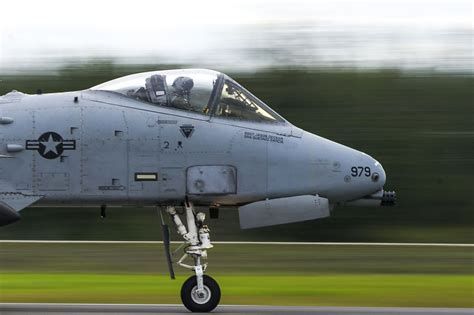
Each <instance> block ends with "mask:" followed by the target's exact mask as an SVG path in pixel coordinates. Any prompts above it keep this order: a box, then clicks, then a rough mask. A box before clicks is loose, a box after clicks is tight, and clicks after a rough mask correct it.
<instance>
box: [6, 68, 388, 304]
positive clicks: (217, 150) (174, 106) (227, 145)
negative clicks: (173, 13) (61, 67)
mask: <svg viewBox="0 0 474 315" xmlns="http://www.w3.org/2000/svg"><path fill="white" fill-rule="evenodd" d="M0 137H1V141H2V146H1V152H0V169H1V172H0V174H1V177H0V224H1V225H4V224H8V223H11V222H13V221H16V220H18V219H19V217H20V216H19V214H18V212H19V211H20V210H22V209H24V208H26V207H57V206H68V207H69V206H71V207H98V209H99V208H100V209H101V210H102V214H103V215H104V214H105V209H106V207H110V206H112V207H113V206H129V207H136V206H152V207H157V208H158V209H159V213H160V214H168V215H169V216H170V217H171V221H172V222H173V224H174V226H175V228H176V230H177V232H178V234H179V235H180V236H182V238H183V239H184V243H185V246H184V255H183V257H182V258H181V259H179V261H177V262H176V263H177V264H178V265H180V266H183V267H186V268H189V269H191V270H192V271H194V273H195V275H193V276H192V277H190V278H189V279H188V280H187V281H186V282H185V283H184V285H183V287H182V289H181V298H182V301H183V303H184V305H185V306H186V307H187V308H188V309H189V310H191V311H211V310H213V309H214V308H215V307H216V306H217V305H218V303H219V300H220V288H219V286H218V284H217V282H216V281H215V280H213V279H212V278H211V277H209V276H207V275H204V274H203V273H204V272H205V270H206V267H207V264H205V263H204V262H203V258H207V250H209V249H210V248H212V247H213V246H212V244H211V242H210V230H209V229H208V227H207V225H205V224H204V218H205V215H204V213H203V212H199V211H198V210H197V209H202V208H209V209H210V216H211V217H216V216H217V214H218V210H219V209H220V208H226V207H238V211H239V217H240V225H241V227H242V228H244V229H246V228H255V227H261V226H270V225H277V224H284V223H291V222H298V221H305V220H313V219H318V218H324V217H327V216H329V214H330V210H331V209H332V208H333V207H334V206H336V205H339V204H352V205H362V206H370V205H376V206H378V205H390V204H393V203H394V201H395V193H394V192H386V191H384V190H383V186H384V183H385V179H386V177H385V172H384V170H383V168H382V165H380V163H379V162H377V161H376V160H375V159H373V158H372V157H370V156H369V155H367V154H365V153H363V152H360V151H357V150H354V149H351V148H349V147H346V146H344V145H341V144H338V143H335V142H332V141H330V140H327V139H324V138H321V137H319V136H317V135H314V134H311V133H309V132H305V131H303V130H301V129H299V128H297V127H295V126H293V125H292V124H291V123H289V122H288V121H286V120H285V119H284V118H283V117H281V116H280V115H278V114H277V113H276V112H274V111H273V110H272V109H270V108H269V107H268V106H267V105H265V104H264V103H263V102H262V101H260V100H259V99H258V98H256V97H255V96H254V95H252V94H251V93H250V92H249V91H247V90H246V89H244V88H243V87H242V86H240V85H239V84H238V83H237V82H235V81H234V80H232V79H231V78H229V77H228V76H226V75H224V74H221V73H219V72H215V71H210V70H196V69H187V70H169V71H155V72H147V73H140V74H134V75H129V76H126V77H122V78H119V79H116V80H112V81H109V82H106V83H104V84H101V85H98V86H95V87H93V88H91V89H88V90H84V91H76V92H67V93H53V94H42V95H27V94H23V93H20V92H16V91H13V92H10V93H8V94H6V95H4V96H2V97H0ZM130 215H133V213H130ZM181 216H182V217H183V219H184V220H183V221H184V223H183V221H182V220H181ZM45 219H46V218H45ZM161 220H162V224H163V236H164V244H165V256H166V258H167V260H168V264H169V269H170V274H171V277H172V278H174V271H173V262H172V261H171V257H170V256H171V255H170V247H169V232H168V227H167V225H166V224H165V223H164V221H163V216H162V217H161ZM188 257H190V258H192V263H191V264H189V263H186V262H185V259H186V258H188Z"/></svg>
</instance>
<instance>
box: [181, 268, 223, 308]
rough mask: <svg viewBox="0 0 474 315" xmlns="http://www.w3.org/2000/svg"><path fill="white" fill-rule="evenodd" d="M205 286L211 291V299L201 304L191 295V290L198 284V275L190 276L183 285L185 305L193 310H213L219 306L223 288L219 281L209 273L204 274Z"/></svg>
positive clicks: (182, 295)
mask: <svg viewBox="0 0 474 315" xmlns="http://www.w3.org/2000/svg"><path fill="white" fill-rule="evenodd" d="M203 280H204V286H205V287H207V288H208V289H209V291H210V293H211V297H210V299H209V300H208V301H207V302H206V303H203V304H199V303H197V302H195V301H194V300H193V298H192V297H191V292H192V290H193V289H194V287H196V286H197V279H196V276H192V277H189V278H188V280H186V281H185V282H184V283H183V286H182V287H181V301H183V304H184V306H186V308H187V309H188V310H190V311H191V312H202V313H207V312H211V311H212V310H213V309H215V308H216V307H217V305H218V304H219V302H220V300H221V288H220V287H219V285H218V284H217V282H216V281H215V280H214V279H212V278H211V277H209V276H207V275H203Z"/></svg>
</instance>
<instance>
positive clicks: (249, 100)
mask: <svg viewBox="0 0 474 315" xmlns="http://www.w3.org/2000/svg"><path fill="white" fill-rule="evenodd" d="M214 115H215V116H220V117H223V118H230V119H237V120H246V121H257V122H283V121H284V120H283V119H282V118H281V117H280V116H279V115H278V114H277V113H275V112H274V111H273V110H271V109H270V108H269V107H268V106H267V105H265V104H264V103H263V102H262V101H260V100H259V99H258V98H256V97H255V96H253V95H252V94H251V93H250V92H249V91H247V90H245V89H244V88H243V87H241V86H239V85H238V84H237V83H236V82H235V81H233V80H229V79H227V80H225V81H224V84H223V86H222V91H221V94H220V98H219V102H218V104H217V107H216V111H215V114H214Z"/></svg>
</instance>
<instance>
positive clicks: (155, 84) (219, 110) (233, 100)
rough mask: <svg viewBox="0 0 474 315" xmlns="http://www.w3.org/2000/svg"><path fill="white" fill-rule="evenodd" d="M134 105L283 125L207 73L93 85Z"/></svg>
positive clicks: (231, 84)
mask: <svg viewBox="0 0 474 315" xmlns="http://www.w3.org/2000/svg"><path fill="white" fill-rule="evenodd" d="M92 90H98V91H109V92H114V93H119V94H122V95H125V96H126V97H129V98H132V99H135V100H137V101H141V102H145V103H148V104H152V105H155V106H163V107H169V108H174V109H178V110H183V111H191V112H195V113H200V114H202V115H206V116H214V117H222V118H226V119H236V120H246V121H258V122H284V121H285V120H284V119H283V118H282V117H280V116H279V115H278V114H277V113H276V112H274V111H273V110H272V109H271V108H269V107H268V106H267V105H265V104H264V103H263V102H262V101H260V100H259V99H258V98H256V97H255V96H253V95H252V94H251V93H250V92H249V91H247V90H246V89H244V88H243V87H242V86H240V85H239V84H238V83H237V82H235V81H234V80H232V79H231V78H229V77H228V76H226V75H223V74H221V73H219V72H215V71H211V70H201V69H188V70H166V71H153V72H145V73H139V74H133V75H129V76H125V77H122V78H118V79H115V80H112V81H108V82H106V83H103V84H100V85H97V86H95V87H93V88H92Z"/></svg>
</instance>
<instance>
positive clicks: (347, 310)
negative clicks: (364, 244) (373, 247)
mask: <svg viewBox="0 0 474 315" xmlns="http://www.w3.org/2000/svg"><path fill="white" fill-rule="evenodd" d="M82 313H84V314H86V313H87V314H93V315H99V314H120V315H131V314H157V313H159V314H189V313H190V312H188V311H187V310H186V309H185V308H184V306H182V305H177V304H160V305H159V304H143V305H141V304H55V303H51V304H50V303H26V304H23V303H0V314H2V315H20V314H33V315H43V314H54V315H61V314H79V315H80V314H82ZM213 313H216V314H298V315H301V314H316V315H375V314H377V315H440V314H443V315H444V314H446V315H448V314H449V315H465V314H470V315H473V314H474V309H468V308H404V307H313V306H263V305H262V306H253V305H220V306H219V307H218V308H217V309H216V310H215V311H214V312H213Z"/></svg>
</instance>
